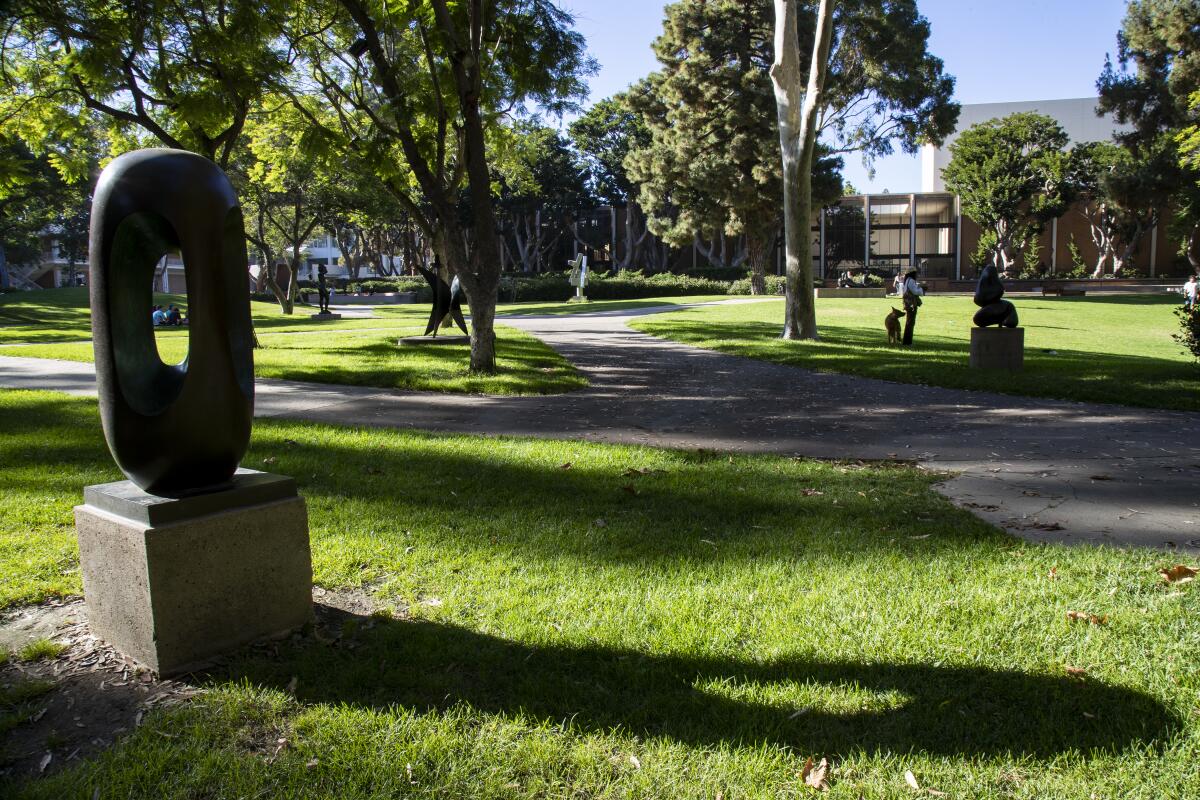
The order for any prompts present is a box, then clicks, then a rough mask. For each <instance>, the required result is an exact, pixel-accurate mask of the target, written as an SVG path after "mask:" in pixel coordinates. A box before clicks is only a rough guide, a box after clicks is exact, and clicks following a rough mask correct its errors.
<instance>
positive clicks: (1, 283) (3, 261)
mask: <svg viewBox="0 0 1200 800" xmlns="http://www.w3.org/2000/svg"><path fill="white" fill-rule="evenodd" d="M11 288H12V284H11V283H10V282H9V277H8V248H6V247H5V246H4V242H0V289H11Z"/></svg>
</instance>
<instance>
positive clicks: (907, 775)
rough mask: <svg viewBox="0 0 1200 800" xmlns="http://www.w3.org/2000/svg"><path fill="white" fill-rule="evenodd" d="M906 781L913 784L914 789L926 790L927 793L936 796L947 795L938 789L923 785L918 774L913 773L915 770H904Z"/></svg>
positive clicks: (910, 784)
mask: <svg viewBox="0 0 1200 800" xmlns="http://www.w3.org/2000/svg"><path fill="white" fill-rule="evenodd" d="M904 782H905V783H907V784H908V785H909V786H911V787H912V788H913V789H915V790H917V791H918V792H925V793H926V794H929V795H933V796H934V797H945V796H946V793H945V792H939V791H938V790H937V789H930V788H928V787H923V786H921V784H919V783H917V776H916V775H913V772H912V770H911V769H907V770H905V771H904Z"/></svg>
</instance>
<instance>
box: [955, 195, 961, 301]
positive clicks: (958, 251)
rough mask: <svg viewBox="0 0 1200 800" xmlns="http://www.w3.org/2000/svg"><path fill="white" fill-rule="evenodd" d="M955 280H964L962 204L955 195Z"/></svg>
mask: <svg viewBox="0 0 1200 800" xmlns="http://www.w3.org/2000/svg"><path fill="white" fill-rule="evenodd" d="M954 280H956V281H961V280H962V203H961V202H959V199H958V195H954Z"/></svg>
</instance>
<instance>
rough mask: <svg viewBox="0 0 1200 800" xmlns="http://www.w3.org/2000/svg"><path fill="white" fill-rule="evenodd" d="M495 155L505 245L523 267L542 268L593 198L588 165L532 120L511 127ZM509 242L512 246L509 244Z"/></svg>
mask: <svg viewBox="0 0 1200 800" xmlns="http://www.w3.org/2000/svg"><path fill="white" fill-rule="evenodd" d="M504 150H505V152H504V153H503V154H501V155H499V156H498V157H497V158H495V159H494V160H493V163H494V164H495V168H496V171H497V172H498V173H499V179H500V184H501V190H500V209H501V211H502V212H503V214H504V218H505V219H504V223H503V229H504V246H505V249H506V252H508V253H511V254H513V256H514V258H513V260H514V261H516V262H517V263H518V264H519V265H520V267H521V269H522V270H523V271H525V272H541V271H543V270H544V269H545V268H546V264H547V263H550V261H551V259H552V258H553V254H554V253H556V252H558V250H559V247H560V245H561V244H562V243H563V240H564V238H567V239H569V238H570V237H571V236H572V226H573V224H574V222H575V220H577V219H578V218H579V217H580V216H581V215H582V214H583V213H584V212H586V211H588V210H590V209H591V208H592V207H593V205H594V203H593V201H592V196H591V193H590V192H589V191H588V186H587V167H586V166H585V165H584V164H583V163H582V161H581V159H580V157H579V156H578V155H577V154H576V153H575V152H574V151H572V150H571V148H570V146H569V145H568V143H567V141H566V139H564V138H563V137H562V135H561V134H559V133H558V132H557V131H555V130H553V129H551V128H547V127H545V126H544V125H541V124H538V123H536V122H532V121H523V122H518V123H517V124H516V125H514V126H513V127H512V138H511V139H510V140H509V142H508V143H507V146H506V147H505V148H504ZM510 244H511V246H510Z"/></svg>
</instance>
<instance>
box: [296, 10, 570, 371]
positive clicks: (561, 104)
mask: <svg viewBox="0 0 1200 800" xmlns="http://www.w3.org/2000/svg"><path fill="white" fill-rule="evenodd" d="M572 25H573V18H572V17H571V15H570V14H568V13H567V12H565V11H563V10H562V9H561V8H559V7H558V5H557V4H556V3H555V2H553V1H552V0H464V1H463V2H451V1H450V0H410V2H398V3H397V2H390V3H389V2H383V0H318V1H317V2H314V3H311V4H306V5H304V6H302V7H301V6H297V7H296V9H295V13H294V14H293V17H292V19H291V20H290V21H289V24H288V27H287V31H288V39H289V41H290V43H291V45H292V46H293V47H294V48H295V50H296V52H297V53H298V54H299V55H300V58H301V60H302V62H303V65H304V67H305V68H306V69H307V75H306V79H305V80H304V81H303V82H301V83H300V84H298V85H297V86H296V87H295V88H294V89H293V92H294V95H295V96H296V97H297V108H299V109H301V110H302V112H305V109H306V108H307V106H306V105H305V103H304V102H303V101H302V100H303V98H304V97H312V96H316V97H320V98H322V99H323V102H324V103H325V104H326V105H327V107H328V108H329V109H330V110H331V114H332V119H333V120H334V122H332V123H328V122H326V121H325V120H324V119H322V118H320V117H318V116H316V115H312V117H311V118H310V124H311V125H313V126H316V127H319V128H320V129H321V130H322V131H324V133H325V134H327V143H326V144H327V146H329V147H332V148H334V149H336V150H340V151H343V152H346V153H353V154H355V155H356V156H358V157H360V158H362V159H363V160H364V161H365V162H366V163H369V164H371V165H372V166H373V167H374V169H375V171H376V174H377V176H378V178H379V179H380V180H381V181H382V182H383V184H384V185H385V186H386V187H388V189H389V190H390V191H391V192H392V193H393V195H394V196H395V197H396V198H397V200H398V202H399V203H400V204H401V206H402V207H403V208H404V209H405V211H406V212H408V214H409V216H410V217H411V218H412V219H413V220H414V221H415V222H416V223H417V225H418V226H419V227H420V228H421V230H422V232H423V233H424V234H425V235H426V236H428V237H429V239H430V240H431V242H432V243H433V249H434V250H435V252H437V253H438V254H439V255H440V257H441V260H442V263H443V264H444V265H445V266H446V268H447V269H448V270H449V271H450V273H452V274H453V275H455V276H457V277H458V278H459V281H460V282H461V284H462V286H463V287H464V288H465V289H466V293H467V299H468V302H469V304H470V309H471V369H472V370H475V371H480V372H494V371H495V369H496V355H495V332H494V321H495V308H496V297H497V289H498V286H499V279H500V269H501V254H500V239H499V235H498V230H499V226H498V223H497V217H496V211H495V196H494V194H493V187H492V170H491V167H490V164H489V154H488V145H489V139H490V138H492V137H493V136H494V135H495V132H496V131H497V129H499V128H500V127H502V122H503V120H504V119H505V117H506V116H507V115H510V114H512V113H513V112H516V111H520V110H521V109H522V108H523V107H525V106H527V105H536V106H538V107H540V108H542V109H544V110H546V111H547V112H549V113H558V112H562V111H565V110H567V109H570V108H574V107H575V100H576V98H578V97H582V96H583V95H584V94H585V91H586V90H585V86H584V84H583V81H582V78H583V76H584V75H585V74H587V73H588V72H589V71H591V70H592V68H593V63H592V62H591V61H590V59H589V58H588V57H587V55H586V53H585V51H584V41H583V37H582V36H580V35H579V34H578V33H577V32H576V31H574V30H573V28H572ZM305 113H306V112H305ZM463 190H465V202H460V200H462V198H463Z"/></svg>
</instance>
